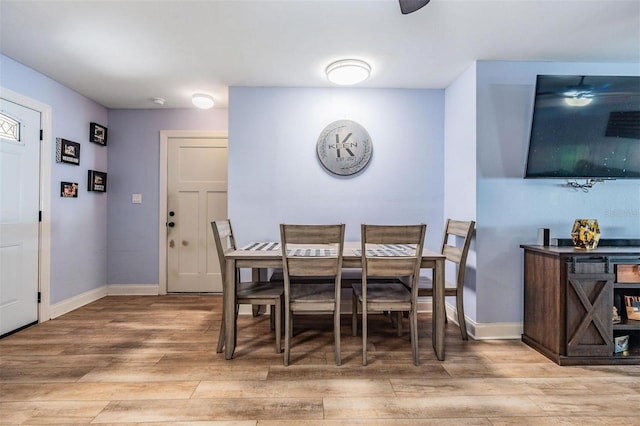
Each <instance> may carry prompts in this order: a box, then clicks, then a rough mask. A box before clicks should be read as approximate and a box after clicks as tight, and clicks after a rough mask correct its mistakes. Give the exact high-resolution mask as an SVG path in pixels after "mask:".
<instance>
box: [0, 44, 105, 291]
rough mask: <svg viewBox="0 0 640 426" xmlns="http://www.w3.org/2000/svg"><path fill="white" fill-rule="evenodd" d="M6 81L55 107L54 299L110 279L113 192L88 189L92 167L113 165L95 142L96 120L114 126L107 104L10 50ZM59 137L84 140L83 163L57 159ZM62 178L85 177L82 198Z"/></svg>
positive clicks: (2, 65) (3, 61)
mask: <svg viewBox="0 0 640 426" xmlns="http://www.w3.org/2000/svg"><path fill="white" fill-rule="evenodd" d="M0 86H2V87H4V88H7V89H9V90H12V91H14V92H17V93H20V94H22V95H24V96H27V97H29V98H32V99H34V100H36V101H38V102H41V103H43V104H46V105H49V106H50V107H51V111H52V137H53V140H52V141H51V150H52V152H51V155H52V158H53V159H54V163H53V164H52V165H51V193H52V196H51V215H50V216H51V287H50V291H51V303H56V302H59V301H62V300H65V299H68V298H71V297H73V296H77V295H79V294H82V293H84V292H87V291H90V290H92V289H95V288H98V287H101V286H103V285H105V284H106V281H107V243H106V241H107V238H106V235H107V199H108V198H109V195H108V193H107V194H100V193H93V192H87V170H89V169H93V170H101V171H106V170H107V151H108V149H109V148H105V147H103V146H101V145H97V144H94V143H91V142H89V123H90V122H97V123H100V124H103V125H105V126H107V127H108V125H109V123H108V119H107V118H108V117H107V110H106V108H104V107H102V106H100V105H98V104H97V103H95V102H93V101H91V100H89V99H87V98H85V97H83V96H81V95H79V94H78V93H76V92H74V91H73V90H71V89H68V88H67V87H65V86H62V85H61V84H59V83H57V82H55V81H53V80H51V79H50V78H48V77H46V76H44V75H42V74H40V73H38V72H36V71H34V70H32V69H30V68H27V67H25V66H23V65H22V64H20V63H18V62H16V61H14V60H12V59H10V58H8V57H6V56H4V55H0ZM55 138H64V139H68V140H71V141H74V142H79V143H80V148H81V149H80V165H79V166H74V165H70V164H63V163H55V147H56V144H55ZM109 179H110V178H109ZM61 181H68V182H77V183H79V184H80V191H79V194H78V198H61V197H60V182H61Z"/></svg>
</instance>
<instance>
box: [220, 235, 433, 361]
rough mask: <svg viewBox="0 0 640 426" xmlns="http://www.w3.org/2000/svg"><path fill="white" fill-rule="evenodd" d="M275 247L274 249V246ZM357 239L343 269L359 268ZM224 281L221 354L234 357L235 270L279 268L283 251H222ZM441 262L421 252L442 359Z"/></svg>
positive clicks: (261, 247)
mask: <svg viewBox="0 0 640 426" xmlns="http://www.w3.org/2000/svg"><path fill="white" fill-rule="evenodd" d="M276 247H277V248H276ZM360 249H361V244H360V242H345V244H344V249H343V254H342V256H343V257H342V267H343V268H360V267H361V266H362V258H361V256H360ZM225 263H226V274H225V275H226V280H225V282H224V283H223V303H224V309H223V312H224V315H225V318H224V327H225V342H224V353H225V358H226V359H232V358H233V352H234V350H235V347H236V328H237V325H236V318H235V311H236V309H235V306H236V297H235V296H236V283H237V282H238V281H239V280H238V278H239V277H238V275H237V274H238V273H239V272H238V270H239V269H240V268H250V269H252V270H253V271H254V273H253V274H252V277H254V279H255V278H256V277H258V275H259V274H258V273H257V271H259V270H260V269H267V268H282V251H281V249H280V247H279V245H278V244H277V243H252V244H249V245H246V246H244V247H242V248H240V249H237V250H233V251H230V252H228V253H227V254H225ZM444 263H445V256H444V255H442V254H440V253H436V252H433V251H430V250H426V249H425V250H423V251H422V262H421V264H420V267H421V268H423V269H431V270H432V274H433V278H432V279H433V317H432V329H433V332H432V345H433V349H434V351H435V354H436V357H437V358H438V360H440V361H444V334H445V302H444V268H445V266H444Z"/></svg>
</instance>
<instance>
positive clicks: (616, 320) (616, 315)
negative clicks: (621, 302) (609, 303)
mask: <svg viewBox="0 0 640 426" xmlns="http://www.w3.org/2000/svg"><path fill="white" fill-rule="evenodd" d="M620 322H622V319H621V318H620V314H619V313H618V308H616V307H615V306H614V307H613V323H614V324H620Z"/></svg>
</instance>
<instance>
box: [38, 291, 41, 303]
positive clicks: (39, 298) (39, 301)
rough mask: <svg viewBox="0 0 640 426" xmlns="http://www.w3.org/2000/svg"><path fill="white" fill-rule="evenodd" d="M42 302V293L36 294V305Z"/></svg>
mask: <svg viewBox="0 0 640 426" xmlns="http://www.w3.org/2000/svg"><path fill="white" fill-rule="evenodd" d="M41 302H42V293H40V292H38V303H41Z"/></svg>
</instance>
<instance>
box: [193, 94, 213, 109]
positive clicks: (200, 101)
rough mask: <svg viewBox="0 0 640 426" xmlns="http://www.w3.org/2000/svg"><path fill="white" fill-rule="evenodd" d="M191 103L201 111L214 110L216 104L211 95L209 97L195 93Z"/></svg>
mask: <svg viewBox="0 0 640 426" xmlns="http://www.w3.org/2000/svg"><path fill="white" fill-rule="evenodd" d="M191 102H193V104H194V105H195V106H196V107H198V108H200V109H209V108H213V105H214V104H215V102H214V101H213V97H212V96H211V95H207V94H206V93H195V94H194V95H193V96H192V97H191Z"/></svg>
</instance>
